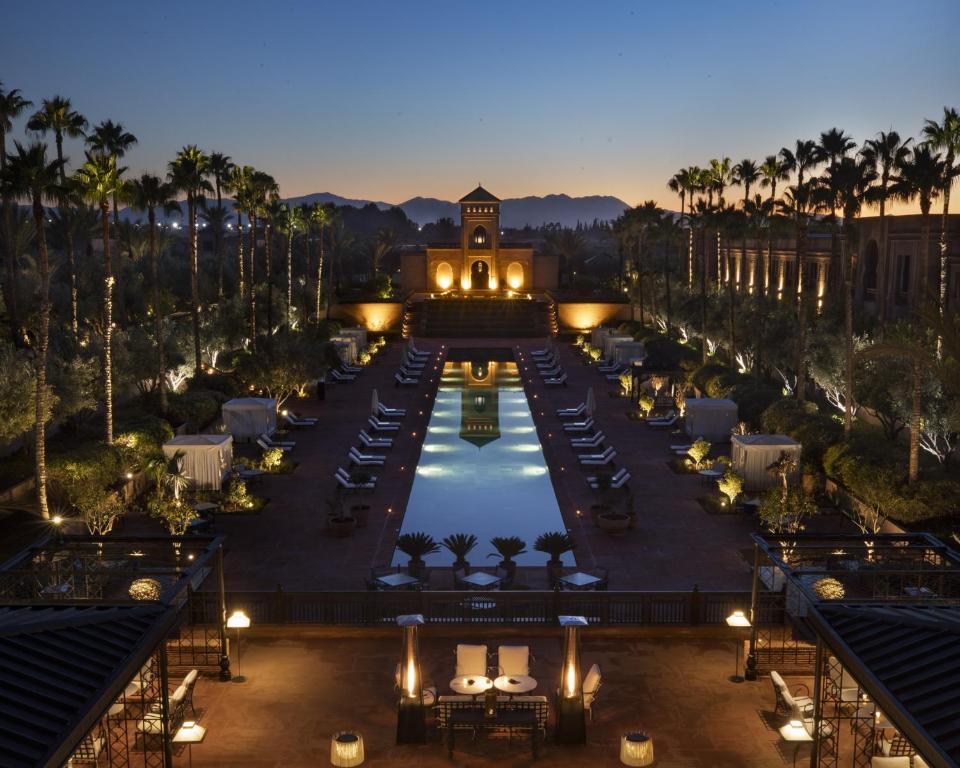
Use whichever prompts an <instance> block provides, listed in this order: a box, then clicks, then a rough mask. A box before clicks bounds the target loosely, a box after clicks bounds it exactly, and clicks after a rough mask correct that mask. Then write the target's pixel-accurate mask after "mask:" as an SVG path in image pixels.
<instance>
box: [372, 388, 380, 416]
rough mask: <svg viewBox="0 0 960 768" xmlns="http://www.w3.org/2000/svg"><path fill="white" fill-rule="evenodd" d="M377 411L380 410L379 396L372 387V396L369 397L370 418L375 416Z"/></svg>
mask: <svg viewBox="0 0 960 768" xmlns="http://www.w3.org/2000/svg"><path fill="white" fill-rule="evenodd" d="M379 410H380V396H379V395H378V394H377V389H376V387H374V389H373V394H372V395H370V414H371V415H372V416H376V415H377V412H378V411H379Z"/></svg>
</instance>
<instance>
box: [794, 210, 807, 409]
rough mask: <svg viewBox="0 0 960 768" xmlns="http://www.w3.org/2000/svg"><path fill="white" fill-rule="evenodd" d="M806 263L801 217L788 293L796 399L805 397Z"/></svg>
mask: <svg viewBox="0 0 960 768" xmlns="http://www.w3.org/2000/svg"><path fill="white" fill-rule="evenodd" d="M806 264H807V224H806V221H804V220H803V219H802V218H801V219H800V220H799V221H798V222H797V275H796V277H797V281H796V288H795V289H794V290H792V291H790V293H792V294H794V295H795V296H796V302H797V400H798V401H799V402H801V403H802V402H804V401H805V400H806V399H807V290H806V286H804V284H803V280H802V279H800V276H801V275H802V274H803V270H804V268H805V267H806Z"/></svg>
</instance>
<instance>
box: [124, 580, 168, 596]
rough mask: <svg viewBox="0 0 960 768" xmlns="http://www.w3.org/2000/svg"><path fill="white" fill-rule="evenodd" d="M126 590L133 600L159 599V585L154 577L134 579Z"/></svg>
mask: <svg viewBox="0 0 960 768" xmlns="http://www.w3.org/2000/svg"><path fill="white" fill-rule="evenodd" d="M127 592H128V594H129V595H130V597H132V598H133V599H134V600H149V601H156V600H159V599H160V592H161V586H160V582H159V581H157V580H156V579H150V578H144V579H134V580H133V582H131V584H130V589H129V590H127Z"/></svg>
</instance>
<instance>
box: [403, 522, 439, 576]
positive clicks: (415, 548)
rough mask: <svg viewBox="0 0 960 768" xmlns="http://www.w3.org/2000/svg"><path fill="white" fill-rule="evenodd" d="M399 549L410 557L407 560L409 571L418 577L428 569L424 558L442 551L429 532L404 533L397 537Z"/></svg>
mask: <svg viewBox="0 0 960 768" xmlns="http://www.w3.org/2000/svg"><path fill="white" fill-rule="evenodd" d="M397 549H399V550H400V551H401V552H403V554H405V555H406V556H407V557H409V558H410V560H409V561H408V562H407V572H408V573H409V574H410V575H411V576H416V577H417V578H418V579H419V578H421V577H422V576H423V573H424V571H425V570H426V563H424V562H423V558H424V557H425V556H426V555H432V554H434V553H435V552H439V551H440V545H439V544H437V542H436V541H434V540H433V536H431V535H430V534H429V533H423V532H421V531H418V532H416V533H403V534H400V536H398V537H397Z"/></svg>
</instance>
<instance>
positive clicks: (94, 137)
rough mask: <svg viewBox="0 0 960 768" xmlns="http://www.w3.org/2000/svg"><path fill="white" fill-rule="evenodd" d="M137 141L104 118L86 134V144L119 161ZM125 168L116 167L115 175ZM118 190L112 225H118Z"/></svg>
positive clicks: (114, 201)
mask: <svg viewBox="0 0 960 768" xmlns="http://www.w3.org/2000/svg"><path fill="white" fill-rule="evenodd" d="M136 143H137V137H136V136H134V135H133V134H132V133H129V132H128V131H127V130H126V129H125V128H124V127H123V126H122V125H121V124H120V123H115V122H113V120H104V121H103V122H102V123H100V124H99V125H97V126H95V127H94V129H93V130H92V131H91V132H90V134H89V135H88V136H87V146H88V147H89V148H90V149H91V150H92V151H93V152H96V153H98V154H101V155H113V156H114V157H115V158H117V161H118V162H119V161H120V160H121V159H122V158H123V156H124V155H126V154H127V150H128V149H130V147H132V146H133V145H134V144H136ZM124 171H126V168H117V175H119V176H122V175H123V173H124ZM118 196H119V190H117V191H116V192H114V193H113V226H115V227H119V226H120V210H119V208H118V207H117V197H118Z"/></svg>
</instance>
